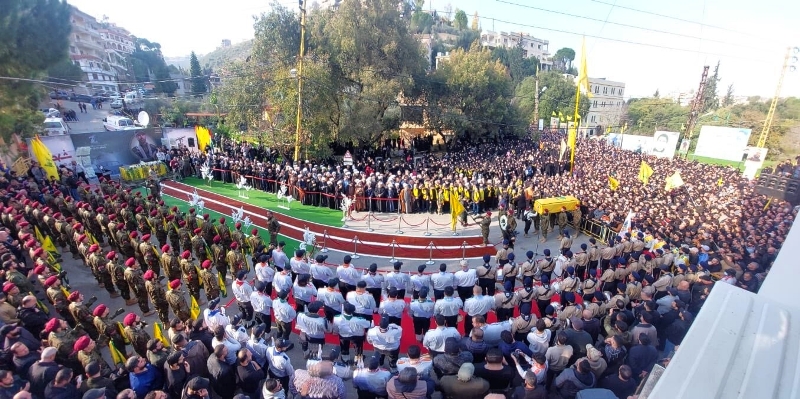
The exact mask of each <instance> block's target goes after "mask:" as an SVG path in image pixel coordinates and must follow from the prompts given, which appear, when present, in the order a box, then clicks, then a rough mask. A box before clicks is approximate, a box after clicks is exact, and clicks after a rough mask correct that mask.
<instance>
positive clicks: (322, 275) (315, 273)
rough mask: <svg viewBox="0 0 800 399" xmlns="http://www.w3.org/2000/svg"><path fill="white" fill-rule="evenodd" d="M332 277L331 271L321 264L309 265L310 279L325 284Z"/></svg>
mask: <svg viewBox="0 0 800 399" xmlns="http://www.w3.org/2000/svg"><path fill="white" fill-rule="evenodd" d="M333 276H334V274H333V270H331V268H330V267H328V266H325V265H324V264H322V263H315V264H313V265H311V278H313V279H315V280H322V281H324V282H325V283H327V282H328V280H330V279H332V278H333Z"/></svg>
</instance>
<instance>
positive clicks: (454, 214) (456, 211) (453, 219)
mask: <svg viewBox="0 0 800 399" xmlns="http://www.w3.org/2000/svg"><path fill="white" fill-rule="evenodd" d="M464 211H465V209H464V205H463V204H462V203H461V200H460V199H459V198H458V194H457V193H453V195H452V196H450V228H451V229H453V231H456V225H457V224H458V217H459V215H461V212H464Z"/></svg>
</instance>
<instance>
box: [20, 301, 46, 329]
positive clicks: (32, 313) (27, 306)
mask: <svg viewBox="0 0 800 399" xmlns="http://www.w3.org/2000/svg"><path fill="white" fill-rule="evenodd" d="M36 305H37V302H36V297H35V296H33V295H27V296H25V298H22V306H20V309H19V311H18V312H17V318H19V321H20V323H21V324H22V326H23V327H25V329H26V330H28V331H30V333H31V334H33V336H34V337H38V336H39V335H40V334H41V333H42V330H44V325H45V323H47V321H48V320H50V317H49V316H48V315H46V314H45V313H44V312H42V310H41V309H39V307H38V306H36Z"/></svg>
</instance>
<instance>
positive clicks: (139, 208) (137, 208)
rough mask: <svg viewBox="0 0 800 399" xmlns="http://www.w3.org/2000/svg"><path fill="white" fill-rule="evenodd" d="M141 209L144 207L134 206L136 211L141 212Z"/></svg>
mask: <svg viewBox="0 0 800 399" xmlns="http://www.w3.org/2000/svg"><path fill="white" fill-rule="evenodd" d="M142 211H144V208H142V207H141V206H137V207H136V213H142Z"/></svg>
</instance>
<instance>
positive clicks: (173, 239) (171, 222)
mask: <svg viewBox="0 0 800 399" xmlns="http://www.w3.org/2000/svg"><path fill="white" fill-rule="evenodd" d="M166 220H167V238H168V239H169V245H170V247H172V250H173V251H175V252H178V251H179V250H180V248H181V241H180V236H179V235H178V226H177V225H175V216H174V215H167V218H166Z"/></svg>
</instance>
